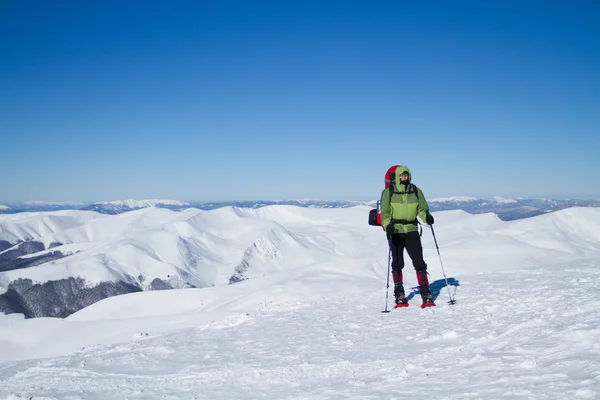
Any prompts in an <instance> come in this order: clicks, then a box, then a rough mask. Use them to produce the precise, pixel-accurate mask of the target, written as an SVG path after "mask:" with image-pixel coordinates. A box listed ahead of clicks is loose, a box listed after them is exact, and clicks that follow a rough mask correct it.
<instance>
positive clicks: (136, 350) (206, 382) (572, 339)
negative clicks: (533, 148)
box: [0, 263, 600, 400]
mask: <svg viewBox="0 0 600 400" xmlns="http://www.w3.org/2000/svg"><path fill="white" fill-rule="evenodd" d="M598 267H600V265H599V264H597V263H588V264H587V265H581V266H574V265H573V264H569V265H555V266H551V267H546V268H534V269H528V270H515V269H513V270H511V271H505V272H485V273H480V274H471V275H467V276H465V277H459V276H457V277H455V278H456V279H457V280H458V281H459V284H460V286H459V287H458V288H457V290H456V299H457V301H458V303H457V304H456V305H454V306H449V305H447V304H446V302H447V300H448V292H447V291H446V288H443V289H442V290H441V292H440V293H436V302H437V304H438V306H437V307H434V308H430V309H424V310H423V309H420V308H419V304H420V297H419V296H418V294H415V295H414V297H413V298H412V300H411V306H410V307H409V308H407V309H399V310H392V312H390V313H389V314H384V313H381V311H382V310H383V308H384V305H385V287H382V288H381V290H371V289H372V288H369V289H368V290H365V291H364V292H363V293H359V294H355V295H346V294H344V291H343V288H335V287H333V288H332V291H338V292H339V296H334V295H333V294H334V293H333V292H332V297H331V298H323V299H321V300H316V301H314V302H312V303H305V304H303V305H302V307H295V308H293V309H279V308H278V307H277V306H276V305H274V306H272V307H271V308H270V309H269V308H267V309H263V310H262V311H257V312H255V313H249V314H246V313H240V314H237V315H236V316H233V317H229V318H228V319H225V320H223V321H221V322H218V323H215V322H213V323H211V324H209V325H204V326H198V327H197V328H193V329H185V330H181V331H177V332H171V333H166V334H161V335H156V336H153V335H147V334H145V333H143V332H140V333H139V334H138V335H136V337H134V338H132V340H131V341H130V342H128V343H120V344H113V345H97V346H92V347H88V348H84V349H82V350H80V351H79V352H77V353H74V354H71V355H68V356H61V357H55V358H48V359H40V360H27V361H16V362H6V363H3V364H0V376H1V377H3V380H2V382H1V384H0V398H2V399H7V400H8V399H10V400H16V399H216V398H226V399H249V398H265V399H275V398H277V399H340V398H357V399H381V398H386V399H405V398H424V397H426V398H429V399H498V398H510V399H558V398H560V399H564V398H568V399H595V398H598V397H599V396H600V341H599V340H600V327H599V326H598V324H597V321H598V320H599V319H600V311H599V310H600V301H599V300H598V299H597V298H596V297H597V293H598V288H599V286H600V284H599V280H600V270H599V269H598ZM407 270H410V269H409V268H408V267H407ZM436 279H437V277H436ZM407 289H408V287H407ZM453 289H454V287H451V291H452V290H453ZM412 290H413V291H415V290H416V288H412ZM390 292H391V290H390ZM389 304H390V307H391V306H392V304H391V293H390V303H389Z"/></svg>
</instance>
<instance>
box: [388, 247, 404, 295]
mask: <svg viewBox="0 0 600 400" xmlns="http://www.w3.org/2000/svg"><path fill="white" fill-rule="evenodd" d="M403 236H404V235H392V237H391V239H390V249H391V251H392V279H393V281H394V297H395V299H396V304H398V303H399V302H404V286H403V281H404V280H403V276H402V269H403V268H404V237H403Z"/></svg>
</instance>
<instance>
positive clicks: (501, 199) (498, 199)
mask: <svg viewBox="0 0 600 400" xmlns="http://www.w3.org/2000/svg"><path fill="white" fill-rule="evenodd" d="M492 200H494V201H495V202H496V203H504V204H508V203H516V202H517V201H516V200H515V199H508V198H506V197H500V196H494V197H492Z"/></svg>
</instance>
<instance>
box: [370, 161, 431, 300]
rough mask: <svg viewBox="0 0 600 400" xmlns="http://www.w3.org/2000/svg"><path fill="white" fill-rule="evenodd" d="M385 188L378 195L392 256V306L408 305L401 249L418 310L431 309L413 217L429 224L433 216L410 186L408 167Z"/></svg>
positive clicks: (423, 198)
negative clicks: (418, 301) (417, 291)
mask: <svg viewBox="0 0 600 400" xmlns="http://www.w3.org/2000/svg"><path fill="white" fill-rule="evenodd" d="M395 172H396V173H395V176H394V179H392V180H391V182H390V186H389V188H386V189H384V190H383V192H382V193H381V226H382V227H383V230H384V231H385V232H386V234H387V238H388V243H389V246H390V251H391V254H392V278H393V281H394V297H395V300H396V307H403V306H404V307H406V306H408V300H407V299H406V297H405V293H404V286H403V277H402V269H403V268H404V249H406V252H407V253H408V255H409V256H410V258H411V260H412V263H413V266H414V268H415V271H416V273H417V281H418V282H419V287H420V292H421V298H422V300H423V304H422V305H421V307H430V306H435V303H434V302H433V296H432V295H431V290H430V289H429V280H428V279H427V264H426V263H425V260H424V259H423V246H422V244H421V236H420V235H419V231H418V228H417V226H418V221H417V216H419V217H420V218H421V220H423V221H425V222H426V223H427V225H433V222H434V219H433V216H432V215H431V214H430V213H429V205H428V204H427V201H426V200H425V196H424V195H423V192H422V191H421V189H419V188H418V187H416V186H415V185H414V184H412V183H411V179H412V177H411V173H410V170H409V169H408V167H406V166H403V165H399V166H398V167H397V168H396V171H395Z"/></svg>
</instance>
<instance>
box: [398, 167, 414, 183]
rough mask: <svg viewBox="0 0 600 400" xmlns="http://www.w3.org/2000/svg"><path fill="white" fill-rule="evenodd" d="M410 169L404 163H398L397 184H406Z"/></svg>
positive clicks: (409, 177) (409, 178)
mask: <svg viewBox="0 0 600 400" xmlns="http://www.w3.org/2000/svg"><path fill="white" fill-rule="evenodd" d="M410 180H411V176H410V169H408V167H405V166H404V165H399V166H398V168H396V182H397V184H399V185H408V184H409V183H410Z"/></svg>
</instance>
